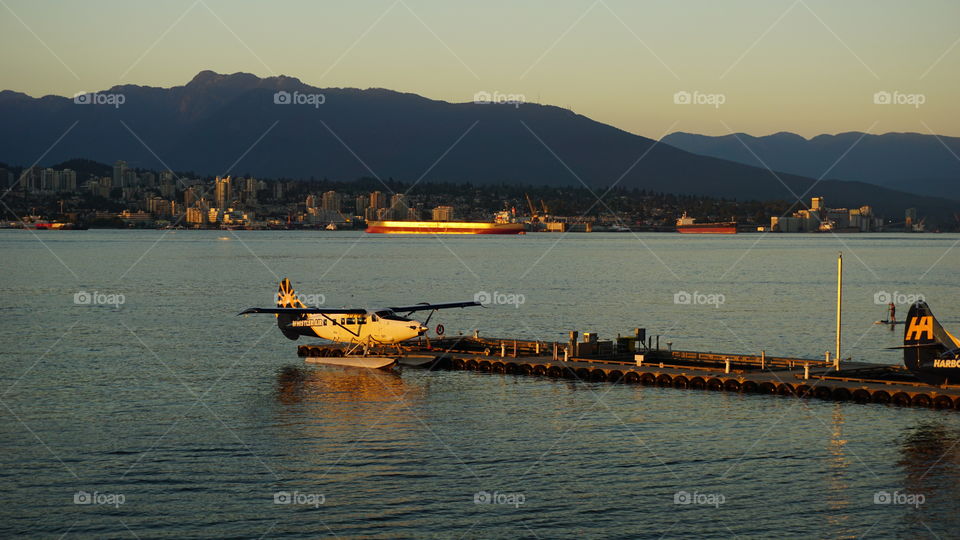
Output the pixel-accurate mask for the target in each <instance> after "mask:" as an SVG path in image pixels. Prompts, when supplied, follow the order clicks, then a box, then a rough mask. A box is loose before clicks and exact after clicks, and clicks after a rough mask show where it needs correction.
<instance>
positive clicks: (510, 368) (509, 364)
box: [506, 362, 520, 375]
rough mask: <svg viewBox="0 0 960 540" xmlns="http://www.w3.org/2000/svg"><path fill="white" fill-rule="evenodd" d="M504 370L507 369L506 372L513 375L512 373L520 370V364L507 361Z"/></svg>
mask: <svg viewBox="0 0 960 540" xmlns="http://www.w3.org/2000/svg"><path fill="white" fill-rule="evenodd" d="M506 370H507V373H509V374H511V375H513V374H514V373H517V372H519V371H520V366H518V365H516V364H514V363H513V362H507V367H506Z"/></svg>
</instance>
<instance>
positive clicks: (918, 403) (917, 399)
mask: <svg viewBox="0 0 960 540" xmlns="http://www.w3.org/2000/svg"><path fill="white" fill-rule="evenodd" d="M910 404H911V405H913V406H914V407H930V406H932V405H933V400H932V399H930V396H928V395H926V394H917V395H915V396H913V398H911V399H910Z"/></svg>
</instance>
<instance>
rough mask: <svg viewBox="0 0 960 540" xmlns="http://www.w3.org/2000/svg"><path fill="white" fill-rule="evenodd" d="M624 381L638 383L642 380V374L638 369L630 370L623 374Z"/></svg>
mask: <svg viewBox="0 0 960 540" xmlns="http://www.w3.org/2000/svg"><path fill="white" fill-rule="evenodd" d="M623 382H625V383H627V384H637V383H639V382H640V374H639V373H637V372H636V371H628V372H627V374H626V375H624V376H623Z"/></svg>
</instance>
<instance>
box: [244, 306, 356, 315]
mask: <svg viewBox="0 0 960 540" xmlns="http://www.w3.org/2000/svg"><path fill="white" fill-rule="evenodd" d="M249 313H277V314H282V313H285V314H288V315H300V314H303V313H324V314H327V315H365V314H366V313H367V310H365V309H358V308H332V309H327V308H313V307H304V308H286V307H280V308H262V307H252V308H247V309H245V310H243V311H241V312H240V313H238V314H237V315H247V314H249Z"/></svg>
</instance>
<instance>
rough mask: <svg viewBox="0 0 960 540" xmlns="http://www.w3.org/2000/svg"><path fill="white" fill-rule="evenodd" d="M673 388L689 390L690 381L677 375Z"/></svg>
mask: <svg viewBox="0 0 960 540" xmlns="http://www.w3.org/2000/svg"><path fill="white" fill-rule="evenodd" d="M673 387H674V388H689V387H690V381H689V380H687V378H686V377H684V376H683V375H677V376H676V377H674V378H673Z"/></svg>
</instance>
